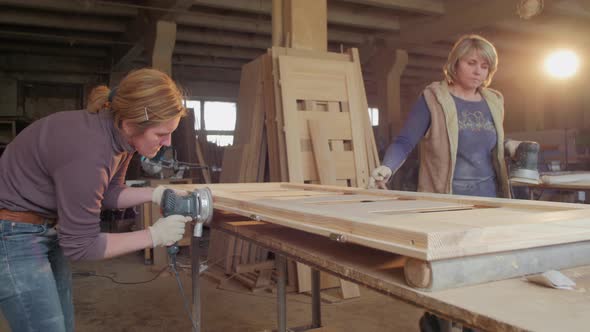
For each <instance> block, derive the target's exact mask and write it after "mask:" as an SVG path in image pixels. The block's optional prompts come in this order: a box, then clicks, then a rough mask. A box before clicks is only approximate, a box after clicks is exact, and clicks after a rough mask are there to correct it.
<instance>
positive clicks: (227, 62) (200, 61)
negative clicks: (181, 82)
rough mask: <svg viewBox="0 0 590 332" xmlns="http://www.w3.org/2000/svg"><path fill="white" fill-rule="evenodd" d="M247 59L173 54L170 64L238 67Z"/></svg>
mask: <svg viewBox="0 0 590 332" xmlns="http://www.w3.org/2000/svg"><path fill="white" fill-rule="evenodd" d="M247 62H248V61H247V60H241V59H227V58H216V57H210V56H194V55H184V54H183V55H174V56H173V57H172V64H174V65H185V66H197V67H209V68H233V69H240V68H242V66H243V65H244V64H246V63H247Z"/></svg>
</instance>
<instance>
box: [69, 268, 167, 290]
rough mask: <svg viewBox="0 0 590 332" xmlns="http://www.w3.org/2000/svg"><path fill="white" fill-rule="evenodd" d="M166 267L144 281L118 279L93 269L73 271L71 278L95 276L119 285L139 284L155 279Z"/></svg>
mask: <svg viewBox="0 0 590 332" xmlns="http://www.w3.org/2000/svg"><path fill="white" fill-rule="evenodd" d="M166 269H168V266H166V267H164V268H163V269H161V270H160V271H158V273H157V274H156V275H155V276H154V277H153V278H151V279H148V280H145V281H118V280H116V279H115V278H113V277H111V276H107V275H103V274H97V273H96V272H94V271H81V272H73V273H72V278H74V279H78V278H87V277H97V278H105V279H109V280H110V281H112V282H114V283H115V284H119V285H139V284H147V283H148V282H152V281H154V280H156V279H157V278H158V277H159V276H160V275H161V274H162V273H163V272H164V271H166Z"/></svg>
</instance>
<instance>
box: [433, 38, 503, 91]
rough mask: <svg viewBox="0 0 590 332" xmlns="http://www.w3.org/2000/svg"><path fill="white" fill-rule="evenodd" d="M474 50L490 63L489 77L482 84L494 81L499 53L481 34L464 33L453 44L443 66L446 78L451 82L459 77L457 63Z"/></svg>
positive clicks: (486, 84)
mask: <svg viewBox="0 0 590 332" xmlns="http://www.w3.org/2000/svg"><path fill="white" fill-rule="evenodd" d="M473 50H475V51H476V52H477V53H478V54H479V55H480V56H482V57H483V58H484V59H485V60H486V61H487V62H488V65H489V71H488V77H486V79H485V80H484V81H483V83H482V86H483V87H487V86H488V85H490V83H492V77H494V74H495V73H496V70H497V69H498V53H497V52H496V48H495V47H494V45H492V43H490V42H489V41H488V40H487V39H485V38H483V37H482V36H480V35H464V36H462V37H461V38H459V40H457V42H456V43H455V45H454V46H453V49H452V50H451V52H450V53H449V57H448V59H447V62H446V63H445V65H444V67H443V71H444V73H445V78H446V80H447V82H448V83H449V84H451V83H453V82H454V81H455V80H456V79H457V64H458V63H459V60H461V58H463V57H464V56H466V55H468V54H469V53H470V52H471V51H473Z"/></svg>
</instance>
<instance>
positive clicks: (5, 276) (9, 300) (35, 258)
mask: <svg viewBox="0 0 590 332" xmlns="http://www.w3.org/2000/svg"><path fill="white" fill-rule="evenodd" d="M0 309H1V310H2V312H3V314H4V316H5V317H6V320H7V321H8V323H9V325H10V327H11V329H12V331H13V332H21V331H27V332H29V331H43V332H58V331H59V332H64V331H73V330H74V305H73V302H72V273H71V271H70V265H69V262H68V260H67V259H66V258H65V256H64V255H63V252H62V250H61V248H60V246H59V244H58V241H57V231H56V229H55V226H48V225H47V224H45V225H34V224H27V223H20V222H12V221H8V220H0Z"/></svg>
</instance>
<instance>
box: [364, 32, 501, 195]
mask: <svg viewBox="0 0 590 332" xmlns="http://www.w3.org/2000/svg"><path fill="white" fill-rule="evenodd" d="M497 65H498V56H497V53H496V49H495V48H494V46H493V45H492V44H491V43H490V42H489V41H487V40H486V39H484V38H483V37H481V36H478V35H465V36H463V37H461V38H460V39H459V40H458V41H457V42H456V43H455V45H454V46H453V49H452V50H451V53H450V54H449V56H448V60H447V62H446V64H445V65H444V68H443V71H444V74H445V80H444V81H442V82H434V83H431V84H430V85H429V86H427V87H426V89H424V91H423V93H422V95H421V96H420V98H419V100H418V102H417V103H416V104H415V105H414V107H413V109H412V110H411V112H410V114H409V116H408V120H407V122H406V123H405V125H404V127H403V128H402V130H401V132H400V134H399V136H397V137H396V138H395V140H394V142H393V143H392V144H391V145H390V146H389V147H388V148H387V151H386V152H385V157H384V158H383V164H382V165H381V166H379V167H377V168H376V169H374V170H373V171H372V173H371V179H370V186H372V187H377V188H383V189H385V188H386V184H387V182H388V181H389V180H390V178H391V175H392V174H393V173H395V171H397V170H398V169H399V167H400V166H401V165H402V164H403V163H404V161H405V160H406V158H407V156H408V155H409V154H410V152H411V151H412V150H413V149H414V147H415V146H416V144H417V143H418V142H420V144H421V146H420V170H419V176H418V191H423V192H434V193H443V194H456V195H471V196H484V197H509V192H510V191H509V187H508V177H507V173H506V166H505V164H504V145H503V141H504V130H503V128H502V125H503V119H504V101H503V97H502V95H501V94H500V93H499V92H498V91H495V90H492V89H490V88H487V86H488V85H489V84H490V83H491V81H492V77H493V76H494V73H495V72H496V69H497Z"/></svg>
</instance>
